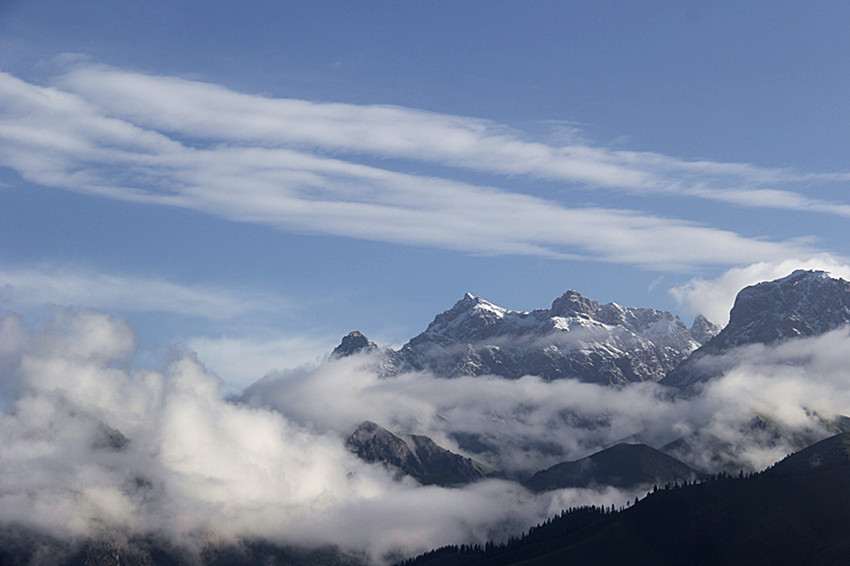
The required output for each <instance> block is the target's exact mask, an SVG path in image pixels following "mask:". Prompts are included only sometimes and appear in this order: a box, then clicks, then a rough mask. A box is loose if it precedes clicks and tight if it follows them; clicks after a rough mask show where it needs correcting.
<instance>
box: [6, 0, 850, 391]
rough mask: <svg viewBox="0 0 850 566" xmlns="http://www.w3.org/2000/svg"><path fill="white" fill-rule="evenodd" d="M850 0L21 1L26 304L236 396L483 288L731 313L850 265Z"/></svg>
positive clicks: (13, 73)
mask: <svg viewBox="0 0 850 566" xmlns="http://www.w3.org/2000/svg"><path fill="white" fill-rule="evenodd" d="M847 29H850V12H848V11H847V10H846V5H844V4H843V3H840V2H813V3H806V4H805V5H803V4H800V3H790V2H788V3H785V2H750V3H745V4H744V5H742V3H736V2H729V3H725V2H715V3H697V2H641V3H624V2H420V3H413V2H318V1H317V2H277V3H272V2H240V3H238V5H237V4H236V3H226V2H186V1H169V2H152V1H149V2H105V1H104V2H41V1H22V2H15V1H11V2H4V3H2V4H0V71H2V74H0V97H1V98H2V101H0V308H2V309H3V311H4V312H17V313H20V314H21V315H22V316H24V317H27V318H30V319H32V320H34V321H37V320H39V319H40V318H42V317H45V316H49V313H50V312H51V311H52V310H55V309H56V308H64V307H71V308H76V309H79V308H94V309H97V310H101V311H105V312H110V313H115V314H116V315H117V316H122V317H125V318H126V319H127V320H128V321H129V322H130V323H131V324H132V325H133V327H134V328H135V329H136V331H137V333H138V340H139V344H140V348H141V356H142V357H148V358H150V359H151V360H153V362H152V363H155V360H156V358H157V356H161V355H163V352H166V351H167V350H168V349H169V348H170V347H171V346H173V345H179V346H180V347H188V348H190V349H194V350H195V351H197V352H198V354H199V356H200V358H201V359H202V361H204V362H205V363H207V365H208V366H209V367H210V368H211V369H213V370H214V371H216V372H217V373H218V374H219V375H220V376H221V377H222V378H223V379H224V380H225V381H226V382H228V383H229V384H230V385H231V387H233V388H238V387H241V386H243V385H246V384H247V383H250V382H251V381H253V380H254V379H257V378H259V377H262V375H263V374H264V373H265V372H266V371H268V370H271V369H275V368H277V369H280V368H284V367H290V366H293V365H297V364H301V363H307V362H310V361H314V360H316V359H317V358H318V357H319V356H321V355H323V354H324V353H326V352H327V351H329V350H330V349H331V348H333V346H334V345H335V344H336V343H337V342H338V340H339V338H340V337H341V336H342V335H343V334H345V333H347V332H348V331H349V330H352V329H360V330H361V331H363V332H364V333H366V334H367V335H368V336H370V337H371V338H373V339H374V340H376V341H379V342H382V343H394V344H400V343H403V342H404V341H406V340H407V339H409V338H410V337H411V336H413V335H415V334H416V333H418V332H419V331H421V330H422V329H424V328H425V326H426V325H427V324H428V322H430V320H431V319H432V318H433V316H434V315H435V314H436V313H438V312H440V311H442V310H445V309H447V308H449V307H450V306H451V305H452V304H453V303H454V302H455V301H456V300H458V299H460V298H461V297H462V296H463V294H464V293H465V292H467V291H469V292H472V293H473V294H475V295H478V296H482V297H484V298H487V299H489V300H491V301H492V302H495V303H497V304H499V305H501V306H505V307H508V308H515V309H533V308H542V307H548V306H549V304H550V303H551V301H552V300H553V299H554V298H555V297H557V296H559V295H560V294H562V293H563V292H564V291H566V290H567V289H576V290H578V291H580V292H582V293H583V294H585V295H587V296H589V297H591V298H594V299H597V300H599V301H603V302H607V301H616V302H618V303H621V304H625V305H630V306H653V307H656V308H666V309H671V310H674V311H676V312H678V313H680V314H681V315H682V316H683V318H685V319H686V320H687V321H688V322H689V321H690V318H691V317H692V316H693V315H694V314H695V313H696V312H700V311H701V312H704V313H706V314H707V315H709V316H710V317H711V318H713V319H715V320H717V321H718V322H723V320H722V318H723V316H724V314H723V313H724V312H726V311H727V310H728V307H729V306H730V304H731V302H730V301H731V299H732V297H734V292H735V291H737V290H738V289H739V288H740V287H741V286H743V285H746V284H748V283H751V282H754V281H757V280H760V279H763V278H770V277H774V276H781V275H785V274H787V272H790V271H791V270H792V269H794V268H795V267H807V268H826V269H830V270H832V271H834V272H836V273H838V274H841V275H844V276H847V274H848V273H850V268H848V267H847V264H848V261H847V257H848V256H850V244H848V239H847V220H848V217H850V198H848V196H847V188H848V185H850V167H848V164H847V155H848V154H850V151H849V150H850V147H848V145H850V144H849V143H848V141H847V135H846V133H847V132H848V131H850V102H848V98H847V93H848V92H850V72H848V66H847V62H846V54H847V53H848V52H849V51H850V38H848V36H847V33H846V30H847Z"/></svg>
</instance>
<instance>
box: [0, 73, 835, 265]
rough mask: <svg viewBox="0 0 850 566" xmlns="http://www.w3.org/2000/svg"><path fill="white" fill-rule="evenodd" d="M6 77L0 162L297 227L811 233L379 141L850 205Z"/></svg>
mask: <svg viewBox="0 0 850 566" xmlns="http://www.w3.org/2000/svg"><path fill="white" fill-rule="evenodd" d="M0 86H1V87H2V88H0V93H2V94H0V101H2V108H3V110H2V112H0V150H2V151H0V164H2V165H5V166H7V167H10V168H12V169H14V170H16V171H17V172H18V173H19V174H20V175H22V176H23V177H25V178H26V179H28V180H30V181H32V182H35V183H38V184H41V185H44V186H50V187H58V188H63V189H67V190H73V191H80V192H85V193H89V194H96V195H101V196H104V197H109V198H117V199H122V200H129V201H137V202H144V203H156V204H160V205H168V206H177V207H185V208H189V209H193V210H199V211H203V212H206V213H209V214H213V215H217V216H220V217H223V218H227V219H230V220H236V221H241V222H252V223H261V224H266V225H271V226H275V227H278V228H282V229H285V230H293V231H298V232H303V233H323V234H333V235H339V236H346V237H355V238H362V239H369V240H377V241H386V242H392V243H399V244H407V245H417V246H428V247H437V248H442V249H454V250H460V251H464V252H471V253H481V254H522V255H538V256H546V257H561V258H584V259H592V260H601V261H610V262H623V263H631V264H636V265H641V266H648V267H652V268H661V269H677V268H683V267H693V266H699V265H707V264H745V263H752V262H754V261H759V260H768V261H773V260H781V259H784V258H787V257H793V256H808V255H811V254H812V253H814V252H816V251H817V250H815V249H813V248H812V246H811V245H810V244H808V243H805V242H803V241H770V240H766V239H759V238H751V237H745V236H742V235H740V234H737V233H734V232H731V231H728V230H721V229H716V228H713V227H710V226H706V225H703V224H697V223H693V222H689V221H685V220H679V219H675V218H668V217H661V216H657V215H652V214H647V213H644V212H639V211H634V210H621V209H612V208H605V207H574V206H567V205H566V204H565V203H562V202H559V201H556V200H551V199H544V198H540V197H537V196H533V195H530V194H524V193H518V192H509V191H506V190H503V189H500V188H495V187H492V186H481V185H474V184H470V183H466V182H459V181H455V180H451V179H447V178H444V177H437V176H433V175H432V176H425V175H415V174H411V173H408V172H404V171H402V170H390V169H388V168H381V167H376V166H374V165H370V164H366V162H365V161H364V160H367V159H371V160H374V159H375V158H376V157H377V158H381V159H385V158H400V159H403V160H413V161H419V162H426V163H429V164H432V165H436V166H440V167H455V168H466V169H473V170H476V171H479V172H484V173H491V174H496V175H508V174H509V175H524V176H529V177H531V178H541V179H546V180H551V181H558V182H567V183H571V184H573V185H574V186H576V187H608V188H613V189H618V190H627V191H631V192H637V193H647V192H651V193H658V192H665V193H669V194H686V195H691V196H699V197H703V198H712V199H719V200H725V201H729V202H735V203H736V204H745V205H748V206H768V207H780V208H793V209H801V210H814V211H821V212H829V213H837V214H845V213H846V214H850V208H848V207H845V206H844V205H840V204H830V203H825V202H821V201H817V200H812V199H808V198H807V197H804V196H802V195H798V194H796V193H792V192H788V191H777V190H774V189H766V188H765V187H764V185H765V184H766V183H782V182H791V181H800V180H801V179H810V180H811V179H815V178H817V179H820V180H823V181H829V180H831V181H834V180H845V177H847V176H846V175H820V176H818V175H815V176H812V175H801V174H797V173H794V172H790V171H784V170H767V169H760V168H757V167H753V166H750V165H745V164H723V163H713V162H686V161H681V160H677V159H674V158H670V157H666V156H662V155H658V154H650V153H636V152H615V151H610V150H607V149H604V148H598V147H592V146H589V145H568V146H558V147H555V146H550V145H546V144H543V143H539V142H532V141H526V140H524V139H523V137H522V135H521V134H519V133H517V132H515V131H513V130H510V129H509V128H507V127H504V126H501V125H499V124H496V123H493V122H490V121H487V120H480V119H472V118H466V117H459V116H450V115H444V114H434V113H428V112H423V111H418V110H411V109H406V108H400V107H388V106H356V105H350V104H325V103H315V102H310V101H303V100H291V99H273V98H268V97H262V96H256V95H248V94H242V93H237V92H233V91H230V90H228V89H225V88H223V87H221V86H217V85H212V84H206V83H200V82H193V81H186V80H182V79H176V78H171V77H157V76H150V75H143V74H139V73H132V72H125V71H120V70H116V69H111V68H106V67H103V66H97V65H84V66H81V67H77V68H75V69H73V70H71V71H70V72H68V73H67V74H66V75H64V76H62V77H61V78H60V79H59V80H58V81H57V82H56V84H55V85H54V86H39V85H35V84H31V83H28V82H25V81H23V80H21V79H18V78H16V77H13V76H11V75H8V74H0ZM395 166H396V167H403V164H399V163H395ZM732 186H735V187H741V186H744V187H746V186H753V187H756V188H755V189H754V190H750V189H741V188H731V187H732ZM780 197H781V198H780ZM845 209H847V210H845Z"/></svg>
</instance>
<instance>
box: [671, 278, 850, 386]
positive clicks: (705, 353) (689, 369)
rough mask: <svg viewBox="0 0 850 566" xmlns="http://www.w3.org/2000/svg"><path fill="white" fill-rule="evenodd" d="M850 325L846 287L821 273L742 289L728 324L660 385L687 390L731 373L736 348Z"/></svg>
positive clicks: (848, 289) (845, 283) (849, 284)
mask: <svg viewBox="0 0 850 566" xmlns="http://www.w3.org/2000/svg"><path fill="white" fill-rule="evenodd" d="M847 324H850V282H848V281H845V280H844V279H840V278H836V277H833V276H831V275H830V274H828V273H826V272H824V271H804V270H797V271H795V272H793V273H791V274H790V275H788V276H787V277H783V278H781V279H776V280H774V281H765V282H762V283H758V284H756V285H751V286H749V287H745V288H744V289H742V290H741V291H740V292H739V293H738V295H737V297H736V298H735V305H734V306H733V307H732V310H731V311H730V313H729V323H728V324H727V325H726V326H725V327H724V328H723V330H721V331H720V332H719V333H717V335H716V336H714V337H713V338H711V339H710V340H708V341H707V342H706V343H704V344H703V345H702V346H700V347H699V348H698V349H697V350H696V351H694V352H693V353H692V354H691V355H690V356H688V357H687V359H685V360H683V361H682V363H681V364H680V365H679V366H678V367H676V368H675V369H674V370H673V371H671V372H670V373H669V375H667V376H666V377H665V378H664V379H663V380H662V383H663V384H664V385H671V386H674V387H688V386H691V385H694V384H696V383H700V382H703V381H705V380H707V379H711V378H712V377H716V376H718V375H720V374H722V373H723V372H724V371H726V370H727V369H729V364H730V363H733V362H731V361H730V362H724V360H722V359H720V358H721V357H722V356H723V355H724V354H726V353H728V352H730V351H732V350H734V349H735V348H738V347H741V346H747V345H753V344H775V343H778V342H781V341H784V340H789V339H793V338H804V337H810V336H818V335H820V334H824V333H826V332H829V331H831V330H836V329H838V328H841V327H844V326H846V325H847Z"/></svg>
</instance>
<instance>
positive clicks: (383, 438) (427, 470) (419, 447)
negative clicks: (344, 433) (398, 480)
mask: <svg viewBox="0 0 850 566" xmlns="http://www.w3.org/2000/svg"><path fill="white" fill-rule="evenodd" d="M345 445H346V447H347V448H348V449H349V450H351V451H352V452H354V453H355V454H357V455H358V456H359V457H360V458H361V459H363V460H365V461H366V462H371V463H381V464H384V465H386V466H389V467H391V468H394V469H395V470H397V471H398V472H399V473H401V474H406V475H409V476H411V477H413V478H415V479H416V480H418V481H419V482H421V483H423V484H426V485H428V484H436V485H442V486H453V485H461V484H465V483H470V482H473V481H476V480H480V479H483V478H485V477H487V476H488V475H490V473H491V471H490V470H489V469H488V468H487V467H486V466H484V465H483V464H480V463H478V462H476V461H475V460H472V459H471V458H466V457H465V456H461V455H460V454H455V453H454V452H451V451H449V450H446V449H445V448H442V447H441V446H438V445H437V444H436V443H435V442H434V441H433V440H431V439H430V438H428V437H427V436H422V435H409V436H407V437H402V436H399V435H396V434H393V433H392V432H390V431H388V430H387V429H385V428H384V427H382V426H380V425H378V424H376V423H373V422H371V421H365V422H363V423H361V424H360V425H359V426H358V427H357V429H356V430H355V431H354V432H353V433H352V434H351V435H350V436H349V437H348V438H347V439H346V441H345Z"/></svg>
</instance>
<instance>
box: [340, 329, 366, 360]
mask: <svg viewBox="0 0 850 566" xmlns="http://www.w3.org/2000/svg"><path fill="white" fill-rule="evenodd" d="M377 349H378V345H377V344H375V343H374V342H372V341H371V340H369V339H368V338H366V337H365V336H364V335H363V333H362V332H360V331H359V330H354V331H352V332H349V333H348V334H346V335H345V336H344V337H343V338H342V342H340V343H339V346H337V347H336V348H334V350H333V352H331V356H332V357H335V358H344V357H346V356H353V355H354V354H359V353H360V352H372V351H374V350H377Z"/></svg>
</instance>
